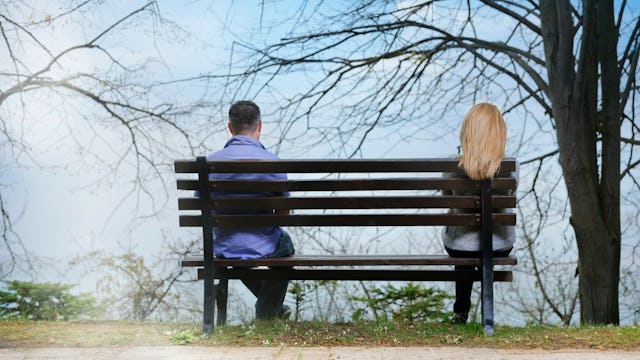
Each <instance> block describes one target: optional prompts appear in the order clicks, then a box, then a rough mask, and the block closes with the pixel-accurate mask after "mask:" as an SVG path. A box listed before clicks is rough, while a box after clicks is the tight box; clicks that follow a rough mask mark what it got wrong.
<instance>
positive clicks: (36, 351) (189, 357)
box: [0, 346, 640, 360]
mask: <svg viewBox="0 0 640 360" xmlns="http://www.w3.org/2000/svg"><path fill="white" fill-rule="evenodd" d="M36 359H47V360H63V359H64V360H80V359H82V360H85V359H92V360H107V359H108V360H114V359H115V360H165V359H166V360H169V359H171V360H174V359H181V360H182V359H185V360H200V359H202V360H205V359H207V360H211V359H214V360H227V359H228V360H232V359H233V360H236V359H243V360H253V359H282V360H284V359H287V360H288V359H291V360H294V359H295V360H299V359H304V360H316V359H317V360H338V359H349V360H350V359H354V360H359V359H362V360H390V359H398V360H413V359H442V360H446V359H474V360H484V359H487V360H489V359H491V360H495V359H504V360H511V359H525V360H527V359H530V360H534V359H559V360H601V359H613V360H623V359H624V360H627V359H628V360H631V359H634V360H637V359H640V351H633V352H625V351H610V350H609V351H600V350H553V351H547V350H503V349H486V348H479V349H478V348H476V349H472V348H447V347H375V348H366V347H309V348H299V347H291V348H290V347H283V348H281V347H201V346H134V347H94V348H91V347H89V348H31V349H16V348H13V349H12V348H9V349H7V348H4V349H0V360H36Z"/></svg>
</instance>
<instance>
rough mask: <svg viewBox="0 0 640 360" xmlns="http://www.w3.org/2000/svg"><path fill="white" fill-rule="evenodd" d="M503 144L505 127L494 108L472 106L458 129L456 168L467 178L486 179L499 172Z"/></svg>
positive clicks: (499, 113) (489, 106) (491, 105)
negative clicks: (458, 153)
mask: <svg viewBox="0 0 640 360" xmlns="http://www.w3.org/2000/svg"><path fill="white" fill-rule="evenodd" d="M506 144H507V126H506V124H505V122H504V118H503V117H502V113H501V112H500V109H498V107H497V106H495V105H493V104H489V103H479V104H476V105H474V106H473V107H472V108H471V110H469V112H468V113H467V115H466V116H465V117H464V121H463V122H462V127H461V128H460V145H461V147H462V155H461V156H460V162H459V163H458V166H460V167H461V168H462V169H464V171H465V172H466V173H467V176H469V177H470V178H471V179H474V180H481V179H490V178H493V176H494V175H495V174H496V173H497V172H498V171H499V170H500V162H501V161H502V159H503V158H504V149H505V146H506Z"/></svg>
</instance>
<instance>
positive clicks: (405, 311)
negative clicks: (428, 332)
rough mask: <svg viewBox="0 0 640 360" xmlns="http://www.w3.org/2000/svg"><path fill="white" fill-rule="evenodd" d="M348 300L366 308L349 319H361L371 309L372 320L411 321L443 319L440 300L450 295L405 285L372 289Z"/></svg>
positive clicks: (442, 307) (414, 285)
mask: <svg viewBox="0 0 640 360" xmlns="http://www.w3.org/2000/svg"><path fill="white" fill-rule="evenodd" d="M350 299H351V300H355V301H357V302H362V303H364V304H365V305H366V307H363V308H360V309H358V310H357V311H356V312H355V313H354V314H353V315H352V318H353V320H360V319H363V318H364V317H365V316H366V314H367V312H368V310H371V311H372V313H373V317H374V318H375V319H376V320H391V319H392V320H395V321H408V322H415V321H434V320H442V319H444V318H445V317H446V316H447V315H448V313H447V312H446V311H445V310H444V300H445V299H451V296H450V295H448V294H447V293H445V292H444V291H441V290H438V289H433V288H428V287H425V286H422V285H416V284H414V283H408V284H407V285H405V286H403V287H401V288H396V287H394V286H393V285H387V286H386V287H384V288H373V289H371V290H369V291H367V296H366V297H352V298H350Z"/></svg>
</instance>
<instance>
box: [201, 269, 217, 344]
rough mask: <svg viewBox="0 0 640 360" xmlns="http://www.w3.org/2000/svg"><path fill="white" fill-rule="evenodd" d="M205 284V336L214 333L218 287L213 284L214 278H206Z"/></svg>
mask: <svg viewBox="0 0 640 360" xmlns="http://www.w3.org/2000/svg"><path fill="white" fill-rule="evenodd" d="M203 282H204V311H203V312H202V331H203V332H204V333H205V334H212V333H213V321H214V318H213V317H214V315H213V314H214V307H215V299H216V290H217V289H216V288H217V286H216V285H215V284H214V282H213V277H211V278H205V279H204V280H203Z"/></svg>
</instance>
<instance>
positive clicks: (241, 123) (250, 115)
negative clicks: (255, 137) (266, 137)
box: [229, 100, 260, 134]
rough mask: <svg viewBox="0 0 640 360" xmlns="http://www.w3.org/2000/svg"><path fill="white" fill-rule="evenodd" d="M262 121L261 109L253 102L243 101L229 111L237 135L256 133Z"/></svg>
mask: <svg viewBox="0 0 640 360" xmlns="http://www.w3.org/2000/svg"><path fill="white" fill-rule="evenodd" d="M259 121H260V108H259V107H258V105H256V104H255V103H254V102H253V101H248V100H241V101H238V102H236V103H234V104H233V105H231V108H230V109H229V122H230V123H231V126H232V127H233V130H234V131H235V132H236V134H245V133H251V132H254V131H255V130H256V129H257V128H258V122H259Z"/></svg>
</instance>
